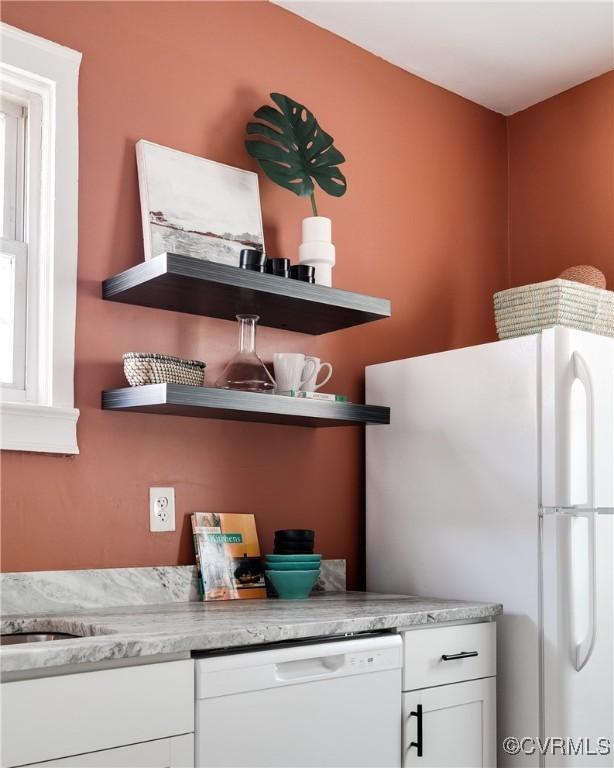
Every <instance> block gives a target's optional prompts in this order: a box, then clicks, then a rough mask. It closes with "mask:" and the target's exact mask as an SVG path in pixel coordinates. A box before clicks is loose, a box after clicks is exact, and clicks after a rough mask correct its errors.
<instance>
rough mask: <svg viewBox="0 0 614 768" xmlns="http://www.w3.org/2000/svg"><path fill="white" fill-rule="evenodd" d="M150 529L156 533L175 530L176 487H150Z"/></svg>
mask: <svg viewBox="0 0 614 768" xmlns="http://www.w3.org/2000/svg"><path fill="white" fill-rule="evenodd" d="M149 530H150V531H154V532H155V533H161V532H163V531H174V530H175V489H174V488H150V489H149Z"/></svg>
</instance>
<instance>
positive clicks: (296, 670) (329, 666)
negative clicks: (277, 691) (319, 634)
mask: <svg viewBox="0 0 614 768" xmlns="http://www.w3.org/2000/svg"><path fill="white" fill-rule="evenodd" d="M345 658H346V657H345V654H344V653H339V654H335V655H334V656H316V657H315V658H311V659H297V660H296V661H283V662H281V663H279V664H275V679H276V680H279V681H280V682H285V681H287V680H310V679H313V680H320V679H321V678H323V677H331V676H332V675H335V674H337V672H339V670H341V669H343V667H344V666H345Z"/></svg>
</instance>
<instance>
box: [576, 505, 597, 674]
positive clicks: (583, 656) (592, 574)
mask: <svg viewBox="0 0 614 768" xmlns="http://www.w3.org/2000/svg"><path fill="white" fill-rule="evenodd" d="M587 545H588V570H589V574H588V590H589V593H588V627H587V629H586V635H585V636H584V639H583V640H582V641H581V642H579V643H578V644H577V645H576V648H575V659H576V670H577V671H578V672H580V670H581V669H582V668H583V667H584V666H586V663H587V662H588V660H589V659H590V657H591V655H592V653H593V648H594V647H595V641H596V640H597V512H595V511H592V512H589V513H588V542H587Z"/></svg>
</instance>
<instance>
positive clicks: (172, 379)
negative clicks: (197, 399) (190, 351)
mask: <svg viewBox="0 0 614 768" xmlns="http://www.w3.org/2000/svg"><path fill="white" fill-rule="evenodd" d="M123 360H124V373H125V374H126V378H127V379H128V383H129V384H130V386H131V387H140V386H142V385H144V384H187V385H188V386H192V387H202V385H203V383H204V381H205V364H204V363H202V362H201V361H200V360H184V359H183V358H181V357H173V356H172V355H160V354H158V353H156V352H126V354H125V355H124V356H123Z"/></svg>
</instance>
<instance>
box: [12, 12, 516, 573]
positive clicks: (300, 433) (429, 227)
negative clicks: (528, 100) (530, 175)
mask: <svg viewBox="0 0 614 768" xmlns="http://www.w3.org/2000/svg"><path fill="white" fill-rule="evenodd" d="M2 16H3V20H4V21H6V22H8V23H9V24H13V25H15V26H17V27H20V28H22V29H25V30H27V31H29V32H32V33H35V34H38V35H42V36H43V37H46V38H49V39H51V40H55V41H57V42H59V43H62V44H64V45H68V46H70V47H73V48H76V49H78V50H81V51H82V52H83V62H82V65H81V79H80V141H81V146H80V196H79V206H80V210H79V274H78V302H77V340H76V343H77V352H76V374H75V376H76V404H77V406H78V407H79V408H80V409H81V417H80V420H79V425H78V436H79V446H80V449H81V453H80V455H79V456H76V457H73V458H62V457H53V456H43V455H28V454H19V453H5V454H4V455H3V456H2V569H3V570H4V571H12V570H40V569H63V568H93V567H119V566H129V565H153V564H175V563H189V562H192V561H193V554H192V544H191V539H190V532H189V520H188V517H187V515H188V513H189V512H190V511H193V510H199V509H200V510H215V511H220V512H230V511H240V512H254V513H255V514H256V515H257V522H258V527H259V532H260V537H261V542H262V545H263V547H264V548H265V549H267V550H268V549H269V548H270V545H271V540H272V532H273V530H274V529H275V528H278V527H292V526H305V527H314V528H315V529H316V531H317V541H318V549H319V550H320V551H322V552H323V553H324V555H325V556H326V557H346V558H347V559H348V567H349V583H350V585H356V584H360V581H361V562H362V547H363V537H364V524H363V520H364V499H363V495H364V492H363V468H364V467H363V433H362V430H360V429H331V430H326V429H325V430H310V429H301V428H296V427H281V426H269V425H258V424H242V423H240V422H216V421H207V420H200V419H188V418H179V417H177V418H175V417H173V418H170V417H162V416H146V415H139V414H115V413H107V412H102V411H101V410H100V407H99V400H100V391H101V389H103V388H107V387H113V386H121V385H122V384H123V382H124V379H123V374H122V370H121V363H120V358H121V354H122V353H123V352H125V351H128V350H133V351H147V350H157V351H160V352H168V353H174V354H178V355H184V356H187V357H194V358H199V359H202V360H206V361H207V363H208V364H209V369H208V371H209V376H208V380H209V381H213V380H214V379H215V377H216V375H217V373H218V372H219V371H220V369H221V366H222V364H223V362H224V361H225V360H226V359H227V358H228V357H229V356H230V355H231V354H232V353H233V351H234V345H235V328H234V326H233V324H232V323H230V322H226V321H218V320H212V319H208V318H199V317H190V316H187V315H180V314H173V313H169V312H164V311H158V310H152V309H146V308H139V307H132V306H127V305H121V304H114V303H110V302H104V301H102V300H101V299H100V283H101V280H103V279H104V278H105V277H108V276H109V275H112V274H114V273H116V272H118V271H120V270H122V269H125V268H127V267H129V266H131V265H133V264H136V263H138V262H139V261H141V260H142V258H143V246H142V235H141V229H140V211H139V200H138V188H137V175H136V166H135V159H134V143H135V141H136V140H137V139H140V138H146V139H149V140H151V141H155V142H158V143H161V144H164V145H168V146H172V147H176V148H178V149H180V150H184V151H187V152H192V153H195V154H198V155H203V156H205V157H208V158H212V159H214V160H219V161H221V162H224V163H229V164H232V165H237V166H240V167H244V168H254V165H253V163H252V161H251V159H250V158H249V157H248V156H247V155H246V153H245V151H244V148H243V137H244V126H245V123H246V122H247V120H248V119H249V117H250V116H251V113H252V112H253V111H254V109H256V108H257V107H259V106H260V105H261V104H262V103H264V102H265V101H266V100H267V94H268V93H269V92H270V91H272V90H279V91H281V92H284V93H288V94H289V95H291V96H292V97H294V98H296V99H298V100H300V101H303V102H304V103H306V104H307V105H308V106H309V107H310V108H311V109H313V111H314V113H315V114H316V116H317V117H318V118H319V120H320V121H321V123H322V125H323V127H324V128H325V129H326V130H328V131H329V132H330V133H332V134H333V135H334V136H335V139H336V143H337V145H338V147H339V148H340V149H341V150H342V151H343V152H344V153H345V155H346V156H347V158H348V161H347V164H346V165H345V171H346V174H347V177H348V179H349V191H348V193H347V195H346V196H345V197H343V198H341V199H335V200H333V199H331V198H325V196H323V195H321V196H320V204H321V212H322V213H323V214H324V215H329V216H331V217H332V218H333V221H334V241H335V243H336V245H337V266H336V267H335V270H334V283H335V285H337V286H338V287H343V288H347V289H351V290H356V291H362V292H365V293H372V294H375V295H383V296H389V297H390V298H391V299H392V307H393V317H392V319H390V320H388V321H384V322H379V323H375V324H372V325H369V326H364V327H358V328H355V329H348V330H346V331H341V332H339V333H335V334H330V335H327V336H324V337H311V336H305V335H300V334H292V333H287V332H282V331H279V330H274V329H261V330H260V333H259V349H260V353H261V356H262V357H264V358H265V359H270V356H271V354H272V353H273V352H274V351H284V350H285V351H305V352H309V353H315V354H319V355H320V356H321V357H323V358H324V359H328V360H331V361H332V362H333V363H334V366H335V375H334V378H333V382H334V389H335V390H336V391H339V392H346V393H347V394H348V395H350V397H351V398H354V399H357V398H361V397H362V396H363V381H364V365H365V364H369V363H373V362H378V361H383V360H390V359H394V358H399V357H405V356H410V355H417V354H423V353H427V352H435V351H439V350H445V349H449V348H453V347H460V346H464V345H468V344H476V343H480V342H485V341H489V340H492V339H493V338H494V326H493V321H492V309H491V296H492V293H493V291H495V290H499V289H501V288H504V287H506V280H507V276H506V269H507V265H506V235H507V233H506V164H507V155H506V127H505V120H504V118H502V117H501V116H500V115H496V114H494V113H492V112H489V111H488V110H486V109H483V108H481V107H479V106H477V105H475V104H472V103H470V102H468V101H466V100H464V99H462V98H459V97H457V96H455V95H453V94H451V93H449V92H447V91H445V90H442V89H441V88H438V87H436V86H434V85H431V84H429V83H427V82H425V81H423V80H420V79H419V78H416V77H413V76H411V75H409V74H407V73H405V72H403V71H401V70H400V69H397V68H395V67H393V66H391V65H389V64H387V63H385V62H384V61H382V60H380V59H378V58H376V57H375V56H372V55H370V54H368V53H366V52H365V51H362V50H360V49H359V48H357V47H355V46H353V45H351V44H349V43H347V42H345V41H343V40H341V39H340V38H338V37H336V36H334V35H331V34H329V33H328V32H326V31H324V30H321V29H319V28H317V27H315V26H312V25H310V24H308V23H307V22H304V21H302V20H301V19H299V18H298V17H296V16H294V15H292V14H290V13H288V12H286V11H284V10H282V9H280V8H278V7H275V6H273V5H269V4H267V3H261V2H249V3H241V2H228V3H198V2H188V3H182V2H173V3H164V2H161V3H153V2H135V3H131V2H109V3H107V2H67V3H61V2H60V3H55V2H41V3H38V2H5V3H4V4H3V8H2ZM261 199H262V207H263V216H264V222H265V236H266V244H267V250H268V252H269V254H270V255H286V256H291V257H293V258H295V257H296V253H297V248H298V243H299V235H300V222H301V219H302V218H303V217H304V216H306V215H309V205H308V202H306V201H305V200H301V199H299V198H296V197H295V196H293V195H291V194H290V193H289V192H287V191H285V190H282V189H279V188H277V187H275V186H274V185H273V184H272V183H270V182H269V181H268V180H266V179H261ZM154 485H172V486H174V487H175V488H176V501H177V513H178V526H177V532H176V534H164V535H161V534H150V533H149V530H148V510H147V504H148V502H147V498H148V487H149V486H154Z"/></svg>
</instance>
